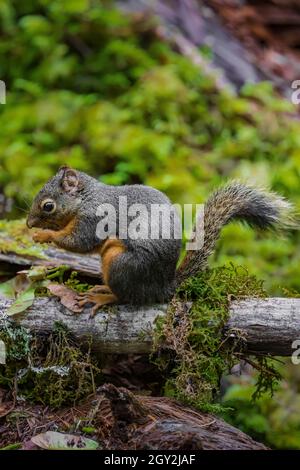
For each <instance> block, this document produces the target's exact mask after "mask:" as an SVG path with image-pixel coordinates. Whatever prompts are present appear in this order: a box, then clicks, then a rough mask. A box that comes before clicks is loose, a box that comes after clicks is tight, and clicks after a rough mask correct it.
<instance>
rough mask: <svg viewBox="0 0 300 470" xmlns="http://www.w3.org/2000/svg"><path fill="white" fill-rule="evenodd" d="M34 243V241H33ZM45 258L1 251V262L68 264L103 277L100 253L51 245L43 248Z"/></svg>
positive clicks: (86, 273)
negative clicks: (68, 249) (83, 253)
mask: <svg viewBox="0 0 300 470" xmlns="http://www.w3.org/2000/svg"><path fill="white" fill-rule="evenodd" d="M32 244H33V245H34V243H32ZM43 256H44V258H39V257H35V256H29V255H20V254H18V253H15V252H11V251H10V252H7V253H0V263H1V262H2V263H9V264H10V265H13V264H16V265H18V266H24V267H27V266H37V265H39V266H48V267H55V266H61V265H63V264H64V265H67V266H69V267H70V269H72V270H74V271H77V272H79V273H80V274H84V275H86V276H90V277H98V278H100V277H101V259H100V256H98V255H82V254H80V253H71V252H68V251H65V250H60V249H59V248H55V247H54V246H53V247H52V246H49V247H48V248H45V249H44V250H43Z"/></svg>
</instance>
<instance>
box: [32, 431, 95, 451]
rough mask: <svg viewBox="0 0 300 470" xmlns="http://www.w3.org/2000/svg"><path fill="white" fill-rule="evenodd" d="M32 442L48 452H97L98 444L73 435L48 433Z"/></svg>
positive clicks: (36, 437)
mask: <svg viewBox="0 0 300 470" xmlns="http://www.w3.org/2000/svg"><path fill="white" fill-rule="evenodd" d="M31 440H32V442H33V443H34V444H35V445H37V446H39V447H41V448H42V449H47V450H96V449H98V447H99V444H98V442H96V441H94V440H92V439H87V438H86V437H82V436H75V435H73V434H63V433H60V432H55V431H47V432H45V433H42V434H38V435H37V436H33V437H32V438H31Z"/></svg>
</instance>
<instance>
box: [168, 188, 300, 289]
mask: <svg viewBox="0 0 300 470" xmlns="http://www.w3.org/2000/svg"><path fill="white" fill-rule="evenodd" d="M232 220H242V221H245V222H247V223H248V224H249V225H250V226H253V227H257V228H259V229H268V228H287V227H295V224H294V222H293V217H292V205H291V204H290V203H289V202H287V201H286V200H285V199H283V198H281V197H280V196H278V195H276V194H274V193H269V192H266V191H263V190H259V189H255V188H252V187H249V186H245V185H244V184H241V183H239V182H232V183H230V184H228V185H227V186H225V187H223V188H220V189H219V190H217V191H216V192H215V193H213V194H212V195H211V197H210V198H209V199H208V201H207V203H206V204H205V206H204V241H203V245H202V248H201V249H200V250H197V251H196V250H190V251H187V253H186V256H185V258H184V259H183V261H182V263H181V265H180V267H179V268H178V270H177V273H176V284H177V285H179V284H181V283H182V282H183V281H185V280H186V279H187V278H189V277H190V276H194V275H196V274H197V273H198V272H199V271H202V270H203V269H204V268H205V266H206V264H207V259H208V257H209V256H210V255H211V254H212V253H213V251H214V248H215V244H216V241H217V240H218V238H219V235H220V232H221V229H222V228H223V227H224V225H226V224H228V223H229V222H230V221H232ZM196 230H197V223H196V227H194V233H195V231H196Z"/></svg>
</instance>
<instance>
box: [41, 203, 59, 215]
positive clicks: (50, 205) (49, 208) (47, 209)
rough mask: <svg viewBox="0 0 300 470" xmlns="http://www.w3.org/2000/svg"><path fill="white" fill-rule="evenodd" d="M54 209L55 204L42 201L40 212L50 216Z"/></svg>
mask: <svg viewBox="0 0 300 470" xmlns="http://www.w3.org/2000/svg"><path fill="white" fill-rule="evenodd" d="M55 209H56V204H55V202H54V201H44V202H43V203H42V210H43V211H44V212H47V213H48V214H51V213H52V212H54V211H55Z"/></svg>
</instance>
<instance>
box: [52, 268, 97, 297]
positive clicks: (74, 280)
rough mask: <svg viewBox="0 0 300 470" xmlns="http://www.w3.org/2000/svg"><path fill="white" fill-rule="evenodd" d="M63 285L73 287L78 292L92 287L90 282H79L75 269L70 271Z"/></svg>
mask: <svg viewBox="0 0 300 470" xmlns="http://www.w3.org/2000/svg"><path fill="white" fill-rule="evenodd" d="M48 279H49V278H48ZM65 285H66V286H67V287H69V288H70V289H73V290H75V291H76V292H79V293H82V292H86V291H87V290H89V289H91V288H92V287H93V286H92V285H91V284H88V283H87V282H81V281H80V280H79V279H78V273H77V272H76V271H72V272H71V274H70V277H69V278H68V279H67V280H66V282H65Z"/></svg>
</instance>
